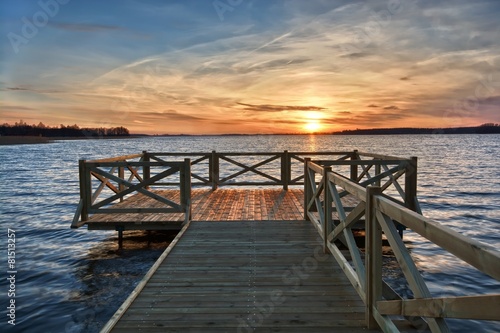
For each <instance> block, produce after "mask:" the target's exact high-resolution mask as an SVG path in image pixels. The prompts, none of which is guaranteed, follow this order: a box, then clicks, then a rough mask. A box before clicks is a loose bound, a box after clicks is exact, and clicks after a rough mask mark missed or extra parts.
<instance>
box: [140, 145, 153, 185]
mask: <svg viewBox="0 0 500 333" xmlns="http://www.w3.org/2000/svg"><path fill="white" fill-rule="evenodd" d="M142 160H143V162H149V161H150V158H149V153H148V152H147V151H146V150H143V151H142ZM142 178H143V180H144V181H146V180H148V179H149V178H151V167H150V166H149V165H144V166H143V167H142ZM145 188H146V189H148V188H149V186H146V187H145Z"/></svg>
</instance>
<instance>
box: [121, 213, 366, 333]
mask: <svg viewBox="0 0 500 333" xmlns="http://www.w3.org/2000/svg"><path fill="white" fill-rule="evenodd" d="M320 240H321V239H320V237H319V235H318V233H317V231H316V230H315V229H314V227H313V226H312V225H311V224H310V222H305V221H295V222H291V221H248V222H239V223H234V222H227V221H226V222H219V223H213V222H191V224H190V226H189V228H187V230H186V231H185V233H184V234H183V236H182V238H180V240H179V241H178V243H177V244H176V245H175V246H174V247H173V249H172V250H171V252H170V253H169V254H168V256H166V258H165V259H164V260H163V262H161V264H160V266H159V267H158V268H157V269H156V271H155V272H154V274H153V275H152V276H151V277H150V279H149V280H148V281H147V283H146V285H145V287H144V288H143V289H142V290H141V291H140V293H139V294H138V296H137V297H136V298H135V300H134V301H133V302H132V304H131V305H130V306H129V307H128V308H127V310H126V311H125V312H124V313H123V315H122V316H121V318H120V320H119V321H118V322H117V323H116V325H115V326H114V328H113V329H112V332H139V331H140V332H191V331H196V332H198V331H200V332H254V331H257V332H271V331H272V332H332V331H334V332H367V331H368V330H366V329H365V328H364V326H365V321H364V319H365V312H364V305H363V302H362V301H361V299H360V298H359V296H358V295H357V293H356V292H355V290H354V288H352V286H351V285H350V283H349V281H348V279H347V278H346V277H345V275H344V274H343V272H342V270H341V269H340V267H339V266H338V264H337V263H336V262H335V260H334V259H333V257H332V256H331V255H330V256H326V255H324V254H323V252H322V247H321V245H320V244H321V242H320ZM115 316H116V315H115Z"/></svg>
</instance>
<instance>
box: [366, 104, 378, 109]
mask: <svg viewBox="0 0 500 333" xmlns="http://www.w3.org/2000/svg"><path fill="white" fill-rule="evenodd" d="M368 107H369V108H378V105H376V104H370V105H368Z"/></svg>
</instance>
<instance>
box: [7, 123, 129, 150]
mask: <svg viewBox="0 0 500 333" xmlns="http://www.w3.org/2000/svg"><path fill="white" fill-rule="evenodd" d="M123 137H130V132H129V130H128V129H127V128H125V127H121V126H119V127H110V128H104V127H98V128H91V127H83V128H80V127H79V126H78V125H76V124H75V125H69V126H66V125H60V126H54V127H51V126H46V125H45V124H43V123H42V122H40V123H39V124H38V125H28V124H27V123H26V122H24V121H22V120H21V121H19V122H16V123H15V124H13V125H11V124H7V123H4V124H2V125H0V145H13V144H33V143H49V142H50V140H51V139H53V140H55V139H68V138H75V139H84V138H89V139H96V138H123Z"/></svg>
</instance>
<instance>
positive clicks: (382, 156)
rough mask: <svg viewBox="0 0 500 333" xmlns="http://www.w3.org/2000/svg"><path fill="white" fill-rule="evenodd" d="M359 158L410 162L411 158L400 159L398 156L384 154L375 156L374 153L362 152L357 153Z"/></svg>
mask: <svg viewBox="0 0 500 333" xmlns="http://www.w3.org/2000/svg"><path fill="white" fill-rule="evenodd" d="M356 153H357V155H358V156H365V157H372V158H376V159H380V160H410V159H411V158H404V157H398V156H391V155H383V154H374V153H367V152H362V151H356Z"/></svg>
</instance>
